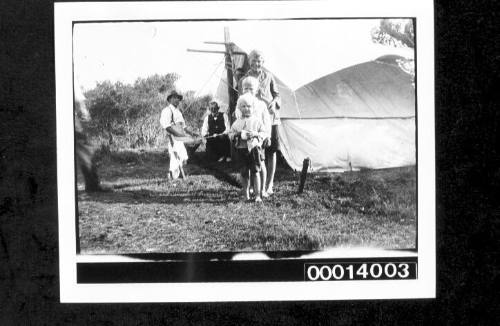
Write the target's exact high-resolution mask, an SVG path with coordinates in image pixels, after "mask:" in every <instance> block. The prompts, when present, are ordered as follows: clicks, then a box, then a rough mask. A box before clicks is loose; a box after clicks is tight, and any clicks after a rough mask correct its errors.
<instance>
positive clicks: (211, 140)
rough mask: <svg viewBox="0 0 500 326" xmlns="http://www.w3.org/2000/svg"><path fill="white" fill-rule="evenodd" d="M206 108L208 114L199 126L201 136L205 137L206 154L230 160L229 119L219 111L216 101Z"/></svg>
mask: <svg viewBox="0 0 500 326" xmlns="http://www.w3.org/2000/svg"><path fill="white" fill-rule="evenodd" d="M208 108H209V110H210V114H207V116H206V117H205V119H204V120H203V125H202V127H201V134H202V136H203V137H206V138H207V149H206V151H207V154H208V156H209V157H210V158H214V157H215V158H216V159H217V158H218V161H219V162H222V161H224V160H226V161H227V162H230V161H231V157H230V156H231V153H230V148H229V146H230V143H229V138H228V136H227V133H228V132H229V119H228V118H227V115H226V114H224V113H222V112H220V111H219V104H217V102H215V101H213V102H210V104H209V106H208Z"/></svg>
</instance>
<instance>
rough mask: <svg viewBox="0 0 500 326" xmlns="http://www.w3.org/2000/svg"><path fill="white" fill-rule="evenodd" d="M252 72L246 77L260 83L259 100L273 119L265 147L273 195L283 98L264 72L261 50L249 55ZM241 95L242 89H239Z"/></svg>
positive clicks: (269, 76) (270, 77)
mask: <svg viewBox="0 0 500 326" xmlns="http://www.w3.org/2000/svg"><path fill="white" fill-rule="evenodd" d="M249 60H250V70H248V72H247V73H246V74H245V76H244V78H245V77H249V76H250V77H254V78H256V79H257V80H258V81H259V89H258V90H257V94H256V96H257V98H259V99H260V100H262V101H264V102H265V103H266V104H267V110H268V112H269V115H270V118H271V138H270V139H269V141H266V142H265V143H264V144H263V146H264V147H265V148H266V156H267V160H266V161H267V185H266V187H265V188H266V191H267V193H268V194H272V193H273V183H274V174H275V172H276V152H277V151H278V150H280V146H279V137H278V125H279V124H280V116H279V110H280V108H281V98H280V95H279V91H278V87H277V84H276V81H275V80H274V76H273V75H272V74H271V73H270V72H268V71H265V70H264V55H263V53H262V52H261V51H259V50H253V51H251V52H250V54H249ZM239 91H240V94H241V93H242V91H243V90H242V89H239Z"/></svg>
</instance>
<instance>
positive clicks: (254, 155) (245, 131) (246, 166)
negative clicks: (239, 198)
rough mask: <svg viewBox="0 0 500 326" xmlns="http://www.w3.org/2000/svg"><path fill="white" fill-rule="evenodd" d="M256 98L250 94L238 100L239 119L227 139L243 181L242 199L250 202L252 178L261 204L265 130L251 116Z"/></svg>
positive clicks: (260, 122)
mask: <svg viewBox="0 0 500 326" xmlns="http://www.w3.org/2000/svg"><path fill="white" fill-rule="evenodd" d="M256 100H257V98H256V97H255V96H253V95H252V94H250V93H247V94H243V95H241V96H240V97H239V98H238V102H237V104H236V108H237V109H238V110H240V112H241V117H240V118H239V119H237V120H236V121H235V122H234V123H233V125H232V126H231V130H230V131H229V137H230V138H231V140H233V142H234V146H235V156H236V164H237V166H238V168H240V171H241V178H242V180H243V182H242V183H243V184H242V186H243V189H242V192H243V198H244V199H245V200H250V182H249V178H250V176H252V178H253V185H254V189H253V190H254V195H255V201H256V202H262V198H261V194H260V189H261V186H260V176H259V173H258V172H260V168H261V162H262V161H263V160H264V155H263V153H262V148H261V145H262V141H263V139H264V138H265V137H266V130H265V128H264V125H263V124H262V121H261V120H260V119H258V118H256V117H255V116H254V115H253V112H254V108H255V103H256Z"/></svg>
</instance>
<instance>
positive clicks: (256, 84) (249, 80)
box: [241, 76, 259, 90]
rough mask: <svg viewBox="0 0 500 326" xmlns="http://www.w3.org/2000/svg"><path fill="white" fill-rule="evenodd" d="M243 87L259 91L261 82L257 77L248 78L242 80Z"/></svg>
mask: <svg viewBox="0 0 500 326" xmlns="http://www.w3.org/2000/svg"><path fill="white" fill-rule="evenodd" d="M241 86H242V87H243V88H245V86H252V88H253V89H255V90H257V89H258V88H259V81H258V80H257V78H255V77H252V76H247V77H245V78H244V79H243V80H242V82H241Z"/></svg>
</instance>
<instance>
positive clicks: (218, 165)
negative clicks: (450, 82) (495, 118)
mask: <svg viewBox="0 0 500 326" xmlns="http://www.w3.org/2000/svg"><path fill="white" fill-rule="evenodd" d="M380 3H381V4H382V6H378V7H371V6H367V7H364V8H357V7H355V6H354V5H347V4H344V3H342V5H340V2H331V3H327V2H321V1H319V2H308V3H305V2H301V1H294V2H287V1H279V2H267V3H265V4H256V3H252V2H246V3H233V2H225V3H206V4H201V3H195V2H190V3H187V2H182V1H180V2H170V3H162V2H156V3H147V4H137V3H72V4H70V3H57V4H56V5H55V23H56V24H55V41H56V89H57V114H58V120H57V132H58V157H57V159H58V189H59V190H58V191H59V198H60V199H59V227H60V238H59V240H60V243H59V246H60V266H61V301H63V302H117V301H118V302H121V301H125V302H128V301H142V302H144V301H170V302H172V301H267V300H271V301H272V300H318V299H319V300H337V299H347V300H349V299H369V298H375V299H377V298H380V299H384V298H424V297H433V295H434V294H433V293H434V291H435V279H434V278H435V276H434V273H435V252H434V251H435V226H434V223H435V209H434V196H433V193H434V186H433V185H434V161H433V159H434V158H433V157H434V156H433V155H434V152H433V146H434V129H433V128H434V124H433V114H434V102H433V87H432V83H433V79H432V78H433V61H432V60H433V55H432V50H433V40H432V25H429V24H431V23H432V11H426V8H427V7H426V6H425V5H428V4H429V3H428V1H426V2H425V5H419V4H417V3H414V2H410V1H407V2H404V3H405V4H407V5H408V6H406V7H402V6H392V4H393V2H390V1H387V3H386V2H385V1H382V2H380ZM384 5H386V6H387V8H386V7H385V6H384ZM96 8H97V9H100V10H97V11H96V10H94V9H96ZM384 8H385V9H387V10H386V11H384ZM431 9H432V6H431ZM429 31H430V32H429ZM420 35H425V36H426V37H430V40H429V39H425V41H423V42H420V40H421V38H420ZM417 36H419V37H417ZM422 39H424V38H422ZM313 281H317V282H313ZM162 289H163V290H165V289H166V290H169V291H162ZM133 294H134V295H133Z"/></svg>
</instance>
